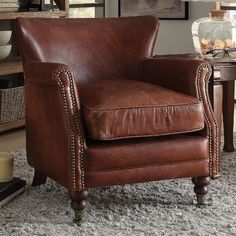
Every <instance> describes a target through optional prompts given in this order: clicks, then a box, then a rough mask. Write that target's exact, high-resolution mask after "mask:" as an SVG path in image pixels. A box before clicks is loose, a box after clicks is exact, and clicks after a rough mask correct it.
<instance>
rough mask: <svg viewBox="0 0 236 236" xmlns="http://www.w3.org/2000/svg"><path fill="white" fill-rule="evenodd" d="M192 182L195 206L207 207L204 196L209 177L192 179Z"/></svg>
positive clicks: (206, 191)
mask: <svg viewBox="0 0 236 236" xmlns="http://www.w3.org/2000/svg"><path fill="white" fill-rule="evenodd" d="M192 182H193V184H194V185H195V186H194V192H195V193H196V197H197V206H198V207H202V206H206V205H207V201H206V195H207V193H208V188H207V185H209V184H210V177H208V176H203V177H193V178H192Z"/></svg>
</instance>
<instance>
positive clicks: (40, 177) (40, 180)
mask: <svg viewBox="0 0 236 236" xmlns="http://www.w3.org/2000/svg"><path fill="white" fill-rule="evenodd" d="M46 181H47V176H46V175H44V174H42V173H41V172H39V171H37V170H35V171H34V179H33V182H32V186H38V185H42V184H45V183H46Z"/></svg>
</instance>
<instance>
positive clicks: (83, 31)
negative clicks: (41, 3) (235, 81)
mask: <svg viewBox="0 0 236 236" xmlns="http://www.w3.org/2000/svg"><path fill="white" fill-rule="evenodd" d="M158 27H159V25H158V21H157V19H156V18H155V17H151V16H144V17H130V18H116V19H22V18H19V19H17V30H18V38H19V45H20V51H21V55H22V58H23V64H24V72H25V82H26V84H25V87H26V135H27V137H26V138H27V158H28V162H29V164H30V165H31V166H32V167H34V168H35V176H34V180H33V185H39V184H43V183H45V182H46V178H47V177H50V178H52V179H53V180H55V181H56V182H58V183H59V184H61V185H63V186H65V187H66V188H67V189H68V191H69V197H70V198H71V201H72V207H73V209H74V210H75V212H76V219H77V220H81V215H82V212H83V210H84V209H85V207H86V199H87V197H88V189H89V188H95V187H102V186H111V185H121V184H130V183H138V182H146V181H157V180H163V179H176V178H183V177H192V179H193V183H194V185H195V188H194V191H195V193H196V194H197V200H198V203H199V204H204V199H205V195H206V194H207V192H208V190H207V185H208V184H209V181H210V178H212V179H214V178H216V177H217V176H218V173H219V142H218V131H217V125H216V122H215V119H214V115H213V111H212V108H211V105H210V100H209V96H208V82H209V78H210V76H211V67H210V66H209V65H208V64H205V63H203V62H202V61H200V60H184V59H177V58H165V59H164V58H152V57H151V56H152V52H153V47H154V44H155V40H156V36H157V31H158ZM167 197H168V196H167Z"/></svg>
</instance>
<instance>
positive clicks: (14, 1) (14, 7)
mask: <svg viewBox="0 0 236 236" xmlns="http://www.w3.org/2000/svg"><path fill="white" fill-rule="evenodd" d="M19 8H20V3H19V1H18V0H3V1H0V12H17V11H19Z"/></svg>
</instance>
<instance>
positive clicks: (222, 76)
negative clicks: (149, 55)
mask: <svg viewBox="0 0 236 236" xmlns="http://www.w3.org/2000/svg"><path fill="white" fill-rule="evenodd" d="M155 57H157V58H158V57H169V58H171V57H172V58H173V57H174V58H184V59H188V58H189V59H201V60H203V61H205V62H208V63H210V64H211V65H212V69H213V73H212V80H211V81H212V86H210V87H211V88H212V89H210V90H212V91H209V92H210V95H211V98H212V106H213V108H214V113H215V117H216V120H217V123H218V125H219V129H220V134H221V127H222V113H223V125H224V147H223V150H224V151H226V152H233V151H234V150H235V149H234V144H233V124H234V81H235V80H236V61H235V62H230V61H224V62H222V61H221V62H220V61H212V60H207V59H202V58H199V57H198V56H197V54H193V53H192V54H175V55H174V54H173V55H160V56H159V55H157V56H155Z"/></svg>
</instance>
